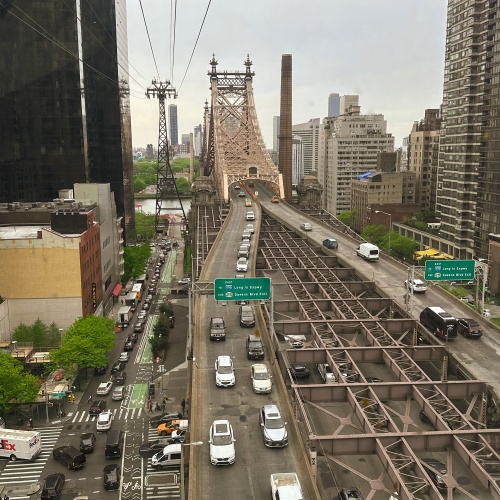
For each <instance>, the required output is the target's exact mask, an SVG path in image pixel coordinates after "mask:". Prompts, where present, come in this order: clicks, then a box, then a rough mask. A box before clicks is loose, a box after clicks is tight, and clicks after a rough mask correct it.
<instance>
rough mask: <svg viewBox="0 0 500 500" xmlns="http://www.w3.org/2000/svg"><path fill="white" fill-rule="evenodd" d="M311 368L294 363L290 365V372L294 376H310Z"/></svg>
mask: <svg viewBox="0 0 500 500" xmlns="http://www.w3.org/2000/svg"><path fill="white" fill-rule="evenodd" d="M309 373H310V370H309V368H307V366H306V365H300V364H293V365H292V366H290V374H291V375H292V377H294V378H308V377H309Z"/></svg>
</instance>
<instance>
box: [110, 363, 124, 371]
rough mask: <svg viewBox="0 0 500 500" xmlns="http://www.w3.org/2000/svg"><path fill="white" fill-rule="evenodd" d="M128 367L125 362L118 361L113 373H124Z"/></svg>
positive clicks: (112, 368)
mask: <svg viewBox="0 0 500 500" xmlns="http://www.w3.org/2000/svg"><path fill="white" fill-rule="evenodd" d="M126 366H127V365H126V364H125V363H124V362H123V361H117V362H116V363H115V364H114V365H113V366H112V367H111V373H116V372H122V371H123V370H125V367H126Z"/></svg>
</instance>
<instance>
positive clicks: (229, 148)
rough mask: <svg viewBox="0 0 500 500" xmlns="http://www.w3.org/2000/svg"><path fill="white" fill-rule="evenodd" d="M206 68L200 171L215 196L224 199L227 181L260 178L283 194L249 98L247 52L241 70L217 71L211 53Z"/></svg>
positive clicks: (249, 69)
mask: <svg viewBox="0 0 500 500" xmlns="http://www.w3.org/2000/svg"><path fill="white" fill-rule="evenodd" d="M210 64H211V65H212V70H211V71H209V72H208V76H209V77H210V85H211V91H212V97H211V107H210V112H209V116H205V126H206V127H208V131H206V134H205V135H206V137H207V143H206V149H205V151H204V154H203V160H204V162H203V170H204V175H206V176H212V177H213V179H214V181H215V186H216V189H217V191H218V193H219V196H220V197H221V198H222V199H224V200H225V201H228V199H229V188H230V186H231V184H233V183H234V182H237V181H241V180H249V179H250V180H251V179H255V180H263V181H267V182H269V183H271V184H273V185H274V186H275V190H276V191H277V192H278V193H279V195H280V196H281V197H283V194H284V192H283V179H282V176H281V174H280V172H279V170H278V168H277V167H276V165H275V164H274V163H273V161H272V160H271V157H270V156H269V153H268V152H267V149H266V146H265V144H264V140H263V138H262V134H261V132H260V128H259V122H258V119H257V113H256V110H255V103H254V98H253V87H252V80H253V76H254V74H255V73H253V72H252V71H251V66H252V62H251V61H250V58H249V56H247V59H246V61H245V63H244V64H245V67H246V68H245V72H244V73H240V72H239V71H234V72H228V71H224V72H220V71H217V64H218V62H217V61H216V59H215V54H214V56H213V58H212V60H211V61H210Z"/></svg>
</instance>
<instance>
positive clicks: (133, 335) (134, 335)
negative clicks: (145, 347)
mask: <svg viewBox="0 0 500 500" xmlns="http://www.w3.org/2000/svg"><path fill="white" fill-rule="evenodd" d="M138 339H139V337H137V333H131V334H130V335H129V336H128V337H127V342H133V343H134V344H135V343H136V342H137V340H138Z"/></svg>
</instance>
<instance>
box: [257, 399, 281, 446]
mask: <svg viewBox="0 0 500 500" xmlns="http://www.w3.org/2000/svg"><path fill="white" fill-rule="evenodd" d="M259 422H260V427H261V429H262V434H263V435H264V445H265V446H268V447H269V448H283V447H284V446H287V445H288V432H287V430H286V422H285V421H284V420H283V418H282V416H281V412H280V410H279V408H278V407H277V406H276V405H265V406H263V407H262V408H261V410H260V412H259Z"/></svg>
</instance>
